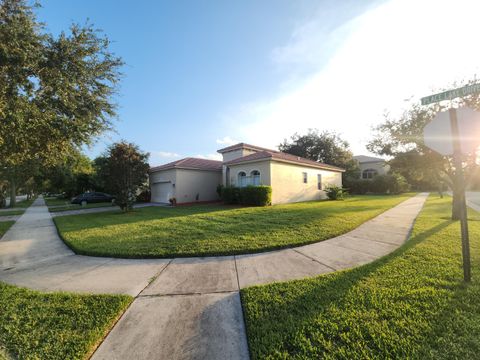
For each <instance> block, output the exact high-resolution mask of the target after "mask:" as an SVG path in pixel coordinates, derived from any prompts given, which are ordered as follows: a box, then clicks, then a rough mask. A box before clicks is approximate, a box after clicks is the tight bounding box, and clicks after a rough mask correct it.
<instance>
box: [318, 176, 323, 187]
mask: <svg viewBox="0 0 480 360" xmlns="http://www.w3.org/2000/svg"><path fill="white" fill-rule="evenodd" d="M317 188H318V190H323V184H322V174H317Z"/></svg>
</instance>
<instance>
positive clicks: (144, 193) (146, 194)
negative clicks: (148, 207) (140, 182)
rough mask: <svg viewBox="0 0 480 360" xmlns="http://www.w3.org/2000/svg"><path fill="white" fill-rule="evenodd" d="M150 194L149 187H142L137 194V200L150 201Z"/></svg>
mask: <svg viewBox="0 0 480 360" xmlns="http://www.w3.org/2000/svg"><path fill="white" fill-rule="evenodd" d="M151 197H152V194H151V192H150V189H144V190H142V192H141V193H140V194H138V195H137V202H150V199H151Z"/></svg>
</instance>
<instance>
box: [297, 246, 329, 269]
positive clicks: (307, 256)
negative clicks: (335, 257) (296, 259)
mask: <svg viewBox="0 0 480 360" xmlns="http://www.w3.org/2000/svg"><path fill="white" fill-rule="evenodd" d="M292 250H293V251H295V252H296V253H297V254H300V255H303V256H305V257H306V258H307V259H310V260H312V261H315V262H317V263H319V264H320V265H323V266H326V267H327V268H329V269H332V270H333V271H337V270H338V269H335V268H334V267H332V266H330V265H327V264H324V263H322V262H321V261H318V260H317V259H315V258H314V257H312V256H310V255H307V254H304V253H302V252H301V251H299V250H297V249H294V248H292Z"/></svg>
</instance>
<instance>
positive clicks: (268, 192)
mask: <svg viewBox="0 0 480 360" xmlns="http://www.w3.org/2000/svg"><path fill="white" fill-rule="evenodd" d="M240 204H242V205H253V206H267V205H271V204H272V187H271V186H263V185H262V186H247V187H244V188H240Z"/></svg>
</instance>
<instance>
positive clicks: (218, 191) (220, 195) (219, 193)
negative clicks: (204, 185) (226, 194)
mask: <svg viewBox="0 0 480 360" xmlns="http://www.w3.org/2000/svg"><path fill="white" fill-rule="evenodd" d="M222 191H223V185H222V184H218V185H217V194H218V197H219V198H221V197H222Z"/></svg>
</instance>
